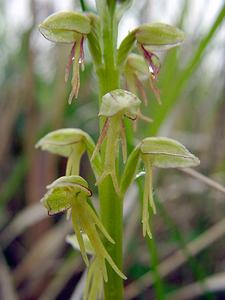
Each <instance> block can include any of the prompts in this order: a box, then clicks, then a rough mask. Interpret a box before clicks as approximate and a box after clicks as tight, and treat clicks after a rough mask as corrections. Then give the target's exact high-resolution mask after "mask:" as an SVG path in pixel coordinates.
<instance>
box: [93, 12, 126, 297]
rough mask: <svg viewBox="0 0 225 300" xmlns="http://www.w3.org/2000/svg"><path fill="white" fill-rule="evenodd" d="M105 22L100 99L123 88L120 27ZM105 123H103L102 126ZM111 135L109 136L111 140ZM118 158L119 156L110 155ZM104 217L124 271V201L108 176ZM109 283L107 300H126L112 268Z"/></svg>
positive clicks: (103, 187) (102, 190) (102, 195)
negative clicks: (118, 60)
mask: <svg viewBox="0 0 225 300" xmlns="http://www.w3.org/2000/svg"><path fill="white" fill-rule="evenodd" d="M103 18H104V19H103V20H101V21H102V38H103V47H104V49H103V58H104V66H103V67H102V68H101V69H99V70H98V72H97V74H98V78H99V99H100V103H101V99H102V96H103V95H104V94H106V93H107V92H109V91H111V90H114V89H117V88H119V70H118V68H117V66H116V60H115V57H116V45H115V41H116V37H117V28H116V26H114V17H113V15H112V14H106V15H105V16H104V17H103ZM101 126H102V122H101V123H100V127H101ZM108 138H110V136H108V137H107V139H108ZM106 144H107V141H106V143H104V144H103V145H102V151H101V153H102V156H103V157H102V158H103V161H104V156H105V153H106V151H105V150H106ZM110 155H113V156H114V157H115V156H116V155H115V153H113V154H110ZM99 200H100V215H101V219H102V222H103V225H104V226H105V228H106V230H107V231H108V233H109V234H110V236H111V237H112V238H113V240H114V241H115V245H113V244H111V243H109V242H108V241H105V243H104V244H105V247H106V249H107V251H108V253H109V255H110V256H111V257H112V259H113V261H114V262H115V264H116V265H117V267H118V268H119V269H121V270H122V235H123V201H122V199H121V197H120V196H119V195H118V194H117V193H116V191H115V188H114V185H113V183H112V179H111V177H110V176H107V177H106V178H105V179H104V180H103V181H102V182H101V183H100V184H99ZM107 272H108V282H106V283H104V299H105V300H113V299H117V300H122V299H123V298H124V297H123V280H122V279H121V278H120V277H119V276H118V275H117V274H116V273H115V271H114V270H113V269H112V268H111V267H110V266H109V265H108V266H107Z"/></svg>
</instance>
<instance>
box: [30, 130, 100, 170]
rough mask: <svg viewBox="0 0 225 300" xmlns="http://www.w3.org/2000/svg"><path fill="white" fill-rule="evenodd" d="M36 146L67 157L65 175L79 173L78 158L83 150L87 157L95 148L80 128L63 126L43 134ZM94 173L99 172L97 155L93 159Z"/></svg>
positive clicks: (79, 158)
mask: <svg viewBox="0 0 225 300" xmlns="http://www.w3.org/2000/svg"><path fill="white" fill-rule="evenodd" d="M35 147H36V148H39V147H40V148H41V149H42V150H45V151H48V152H50V153H54V154H58V155H60V156H63V157H67V158H68V160H67V166H66V175H79V169H80V160H81V157H82V155H83V153H84V152H85V151H87V153H88V156H89V158H90V157H91V156H92V153H93V151H94V149H95V144H94V142H93V140H92V139H91V137H90V136H89V135H88V134H87V133H86V132H84V131H83V130H81V129H76V128H64V129H58V130H55V131H52V132H50V133H48V134H47V135H45V136H44V137H43V138H42V139H40V141H39V142H38V143H37V144H36V146H35ZM92 165H93V170H94V172H95V174H96V175H97V174H99V173H100V172H101V161H100V158H99V156H96V157H95V159H94V160H93V164H92Z"/></svg>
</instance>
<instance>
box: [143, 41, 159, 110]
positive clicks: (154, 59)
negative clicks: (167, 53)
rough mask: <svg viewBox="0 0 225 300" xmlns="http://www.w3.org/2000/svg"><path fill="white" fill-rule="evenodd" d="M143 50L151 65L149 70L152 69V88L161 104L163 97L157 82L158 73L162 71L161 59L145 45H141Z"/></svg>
mask: <svg viewBox="0 0 225 300" xmlns="http://www.w3.org/2000/svg"><path fill="white" fill-rule="evenodd" d="M141 50H142V51H143V54H144V58H145V60H146V61H147V63H148V65H149V71H150V74H151V76H150V86H151V89H152V91H153V93H154V95H155V97H156V99H157V101H158V103H159V104H161V99H160V90H159V89H158V88H157V86H156V82H157V80H158V75H159V72H160V68H161V65H160V60H159V58H158V56H157V55H155V54H154V53H152V52H151V51H148V50H147V49H146V48H145V47H144V46H143V45H141Z"/></svg>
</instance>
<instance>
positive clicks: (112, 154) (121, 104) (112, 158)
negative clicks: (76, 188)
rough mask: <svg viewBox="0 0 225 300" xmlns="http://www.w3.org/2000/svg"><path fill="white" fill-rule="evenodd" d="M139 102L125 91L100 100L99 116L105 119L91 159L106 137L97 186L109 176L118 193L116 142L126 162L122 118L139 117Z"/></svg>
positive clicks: (116, 91)
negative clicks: (103, 159) (101, 169)
mask: <svg viewBox="0 0 225 300" xmlns="http://www.w3.org/2000/svg"><path fill="white" fill-rule="evenodd" d="M140 103H141V101H140V100H139V99H138V98H137V96H135V95H134V94H132V93H130V92H128V91H125V90H120V89H118V90H114V91H111V92H109V93H107V94H105V95H104V96H103V98H102V104H101V107H100V112H99V116H100V117H104V118H106V121H105V124H104V126H103V129H102V132H101V134H100V137H99V140H98V142H97V145H96V148H95V151H94V153H93V156H92V159H94V158H95V155H96V154H97V153H98V151H99V150H100V147H101V144H102V143H103V141H104V139H105V137H106V136H107V137H108V138H107V144H106V153H105V161H104V166H103V169H104V172H103V173H102V175H101V176H100V177H99V178H98V180H97V184H99V183H100V182H101V181H102V180H103V179H104V178H105V177H106V176H108V175H110V176H111V178H112V181H113V184H114V187H115V190H116V191H117V192H118V193H119V185H118V182H117V176H116V156H117V146H118V141H119V139H120V138H121V144H122V154H123V160H124V162H125V161H126V156H127V149H126V134H125V128H124V124H123V119H124V117H127V118H129V119H131V120H135V119H136V118H137V117H138V116H139V115H140V110H139V106H140Z"/></svg>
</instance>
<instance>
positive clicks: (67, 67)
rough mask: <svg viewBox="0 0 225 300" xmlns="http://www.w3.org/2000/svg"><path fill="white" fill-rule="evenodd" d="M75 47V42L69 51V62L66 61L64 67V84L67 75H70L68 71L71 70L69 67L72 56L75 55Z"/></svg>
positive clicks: (71, 62)
mask: <svg viewBox="0 0 225 300" xmlns="http://www.w3.org/2000/svg"><path fill="white" fill-rule="evenodd" d="M75 47H76V42H75V43H74V44H73V47H72V49H71V51H70V55H69V60H68V63H67V65H66V70H65V82H67V81H68V78H69V74H70V69H71V66H72V64H73V59H74V54H75Z"/></svg>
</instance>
